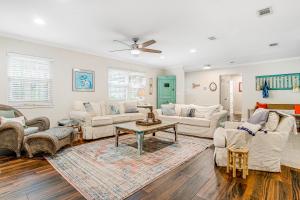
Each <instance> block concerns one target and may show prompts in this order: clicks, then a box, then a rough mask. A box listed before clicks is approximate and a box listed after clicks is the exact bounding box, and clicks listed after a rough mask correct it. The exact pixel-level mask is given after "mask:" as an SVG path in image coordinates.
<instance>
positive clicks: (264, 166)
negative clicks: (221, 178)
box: [214, 116, 297, 172]
mask: <svg viewBox="0 0 300 200" xmlns="http://www.w3.org/2000/svg"><path fill="white" fill-rule="evenodd" d="M241 124H242V122H225V127H224V128H218V129H217V130H216V131H215V134H214V145H215V153H214V159H215V162H216V164H217V166H226V165H227V147H228V146H232V145H235V144H238V143H239V144H243V145H242V146H247V147H248V148H249V163H248V164H249V169H253V170H261V171H269V172H280V164H281V162H280V161H281V155H282V151H283V150H284V147H285V145H286V144H287V141H288V138H289V134H290V133H294V134H297V130H296V127H295V118H294V117H292V116H282V117H281V119H280V122H279V125H278V127H277V129H276V130H275V131H273V132H271V131H268V132H264V131H258V132H257V133H256V135H255V136H251V135H250V134H248V133H245V132H243V131H241V130H238V129H237V127H238V126H240V125H241Z"/></svg>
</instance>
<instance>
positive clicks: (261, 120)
mask: <svg viewBox="0 0 300 200" xmlns="http://www.w3.org/2000/svg"><path fill="white" fill-rule="evenodd" d="M268 116H269V110H267V109H263V108H258V109H256V110H255V112H254V113H253V115H252V116H251V117H250V118H249V119H248V121H247V122H249V123H251V124H260V125H263V124H265V123H266V122H267V120H268Z"/></svg>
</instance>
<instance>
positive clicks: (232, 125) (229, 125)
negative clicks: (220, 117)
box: [224, 121, 243, 129]
mask: <svg viewBox="0 0 300 200" xmlns="http://www.w3.org/2000/svg"><path fill="white" fill-rule="evenodd" d="M242 123H243V122H230V121H227V122H225V127H224V128H225V129H237V127H238V126H240V125H241V124H242Z"/></svg>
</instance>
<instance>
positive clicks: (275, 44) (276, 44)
mask: <svg viewBox="0 0 300 200" xmlns="http://www.w3.org/2000/svg"><path fill="white" fill-rule="evenodd" d="M269 46H270V47H275V46H278V43H271V44H269Z"/></svg>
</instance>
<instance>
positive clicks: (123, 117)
mask: <svg viewBox="0 0 300 200" xmlns="http://www.w3.org/2000/svg"><path fill="white" fill-rule="evenodd" d="M107 116H109V117H111V118H112V120H113V123H114V124H116V123H122V122H129V121H130V116H129V115H128V114H119V115H107Z"/></svg>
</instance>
